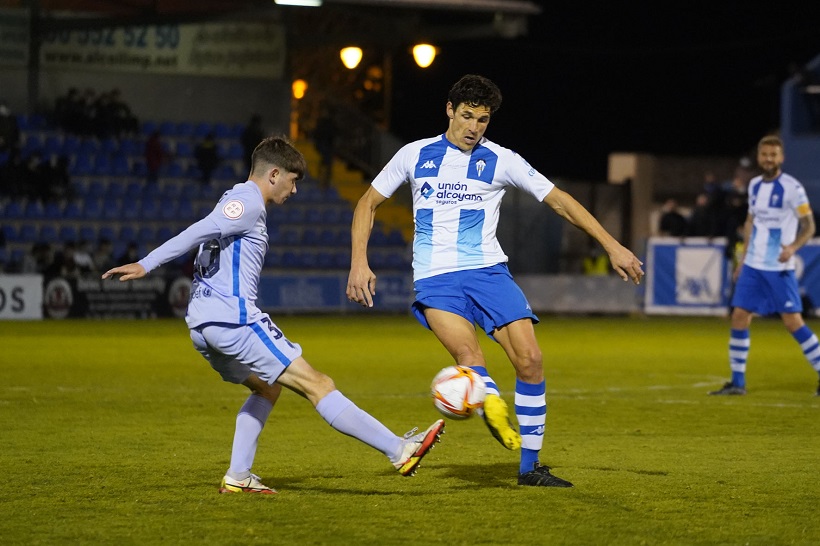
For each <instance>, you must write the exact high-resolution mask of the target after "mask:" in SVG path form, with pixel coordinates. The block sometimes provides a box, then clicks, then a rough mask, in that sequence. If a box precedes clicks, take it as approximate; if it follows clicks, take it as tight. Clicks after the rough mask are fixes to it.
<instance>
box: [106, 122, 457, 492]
mask: <svg viewBox="0 0 820 546" xmlns="http://www.w3.org/2000/svg"><path fill="white" fill-rule="evenodd" d="M251 164H252V167H251V172H250V174H249V175H248V176H249V178H248V180H247V181H246V182H243V183H241V184H237V185H235V186H234V187H233V188H232V189H230V190H228V191H226V192H225V193H224V194H223V195H222V198H221V199H220V200H219V203H217V205H216V207H215V208H214V210H213V211H212V212H211V213H210V214H209V215H208V216H206V217H205V218H203V219H202V220H200V221H198V222H196V223H194V224H193V225H191V226H190V227H189V228H188V229H186V230H185V231H183V232H182V233H180V234H179V235H177V236H176V237H173V238H171V239H169V240H168V241H166V242H165V243H163V244H162V245H160V246H159V247H158V248H157V249H155V250H154V251H153V252H151V253H150V254H148V255H147V256H146V257H145V258H143V259H142V260H140V261H139V262H136V263H130V264H126V265H122V266H119V267H114V268H112V269H109V270H108V271H106V272H105V273H104V274H103V276H102V278H103V279H107V278H109V277H111V276H114V275H120V281H128V280H132V279H139V278H141V277H144V276H145V275H147V274H148V273H149V272H151V271H152V270H153V269H155V268H157V267H159V266H160V265H162V264H164V263H167V262H169V261H170V260H173V259H174V258H177V257H178V256H183V255H187V253H188V252H189V251H190V250H191V249H192V248H196V247H197V246H199V252H198V253H197V256H196V258H195V264H194V265H195V273H194V281H193V285H192V287H191V299H190V301H189V303H188V312H187V314H186V316H185V321H186V322H187V324H188V328H189V329H190V333H191V340H192V341H193V343H194V347H196V349H197V350H198V351H199V352H200V353H201V354H202V356H204V357H205V358H206V359H207V360H208V362H209V363H210V364H211V366H212V367H213V368H214V370H216V371H217V372H219V374H220V375H221V376H222V379H223V380H225V381H229V382H231V383H237V384H242V385H245V386H246V387H248V389H250V391H251V394H250V396H249V397H248V399H247V400H246V401H245V403H244V405H243V406H242V408H241V409H240V410H239V414H238V415H237V417H236V431H235V433H234V440H233V450H232V452H231V463H230V467H229V468H228V471H227V473H226V474H225V477H224V478H223V479H222V485H221V487H220V489H219V492H220V493H266V494H271V493H275V492H276V491H274V490H273V489H271V488H270V487H268V486H266V485H264V484H263V483H262V482H261V480H260V479H259V477H258V476H256V475H255V474H252V473H251V467H252V465H253V460H254V457H255V455H256V446H257V440H258V439H259V435H260V434H261V432H262V428H263V427H264V426H265V422H266V421H267V419H268V416H269V415H270V412H271V409H273V405H274V404H275V403H276V400H277V399H278V398H279V394H280V393H281V391H282V386H284V387H287V388H288V389H290V390H292V391H294V392H295V393H297V394H299V395H301V396H302V397H304V398H306V399H307V400H308V401H310V403H311V404H313V406H314V407H315V408H316V411H317V412H318V413H319V415H321V416H322V418H323V419H324V420H325V421H327V422H328V424H329V425H330V426H332V427H333V428H334V429H336V430H338V431H339V432H341V433H343V434H347V435H348V436H352V437H354V438H356V439H358V440H361V441H362V442H364V443H365V444H367V445H369V446H371V447H373V448H375V449H377V450H379V451H381V452H382V453H384V454H385V455H386V456H387V457H388V458H389V459H390V462H392V463H393V466H394V467H395V468H396V470H398V471H399V473H400V474H402V475H404V476H409V475H412V474H413V473H414V472H415V471H416V467H417V466H418V464H419V463H420V462H421V459H422V458H423V457H424V456H425V455H426V453H427V452H428V451H429V450H430V449H431V448H432V447H433V445H435V443H436V442H437V441H438V439H439V435H440V434H441V432H442V430H443V429H444V422H443V421H442V420H441V419H439V420H438V421H436V422H435V423H433V424H432V425H431V426H430V427H429V428H428V429H427V430H425V431H424V432H422V433H420V434H415V429H414V430H413V431H411V432H409V433H408V434H405V436H404V438H402V437H400V436H396V435H395V434H393V433H392V432H391V431H390V430H389V429H388V428H387V427H385V426H384V425H383V424H381V423H380V422H379V421H377V420H376V419H374V418H373V417H372V416H370V415H369V414H368V413H367V412H365V411H363V410H361V409H359V408H358V407H357V406H356V405H355V404H354V403H353V402H351V401H350V400H349V399H348V398H346V397H345V396H344V395H343V394H342V393H341V392H339V391H338V390H337V389H336V385H335V384H334V383H333V380H332V379H331V378H330V377H328V376H327V375H325V374H323V373H321V372H319V371H317V370H315V369H314V368H313V367H312V366H311V365H310V364H308V362H307V360H305V359H304V358H303V357H302V348H301V347H300V346H299V344H297V343H293V342H291V341H289V340H288V339H287V338H286V337H285V335H284V334H283V333H282V330H280V329H279V327H278V326H277V325H276V324H274V323H273V321H272V320H271V318H270V316H268V314H267V313H263V312H262V311H261V310H260V309H259V308H258V307H257V306H256V295H257V290H258V287H259V275H260V273H261V272H262V265H263V263H264V259H265V253H266V252H267V250H268V234H267V229H266V220H267V211H266V206H267V205H269V204H271V203H273V204H276V205H282V204H284V203H285V201H287V200H288V198H289V197H290V196H291V195H293V194H295V193H296V181H297V180H300V179H301V178H302V177H303V176H304V174H305V171H306V163H305V158H304V156H303V155H302V154H301V152H299V151H298V150H297V149H296V148H294V147H293V146H292V145H291V144H290V142H288V141H287V140H286V139H285V138H284V137H270V138H266V139H264V140H262V142H260V143H259V145H258V146H257V147H256V149H255V150H254V152H253V154H252V156H251ZM336 454H337V455H339V451H338V449H337V453H336Z"/></svg>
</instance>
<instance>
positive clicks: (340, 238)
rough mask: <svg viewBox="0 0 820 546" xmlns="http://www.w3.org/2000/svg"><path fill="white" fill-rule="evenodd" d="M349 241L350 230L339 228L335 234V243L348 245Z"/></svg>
mask: <svg viewBox="0 0 820 546" xmlns="http://www.w3.org/2000/svg"><path fill="white" fill-rule="evenodd" d="M350 242H351V241H350V230H349V229H340V230H339V233H338V234H337V236H336V244H337V245H338V246H343V247H348V246H350Z"/></svg>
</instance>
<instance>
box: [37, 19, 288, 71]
mask: <svg viewBox="0 0 820 546" xmlns="http://www.w3.org/2000/svg"><path fill="white" fill-rule="evenodd" d="M40 63H41V66H42V67H43V68H63V69H73V70H77V69H83V70H101V71H119V72H142V73H155V74H175V75H201V76H219V77H236V78H263V79H265V78H266V79H281V78H282V75H283V74H284V67H285V29H284V27H283V26H282V25H280V24H277V23H236V22H224V23H202V24H181V25H176V24H173V25H150V26H125V27H111V28H98V29H94V30H64V31H58V32H53V33H50V34H49V35H47V36H46V37H45V40H44V42H43V45H42V47H41V49H40Z"/></svg>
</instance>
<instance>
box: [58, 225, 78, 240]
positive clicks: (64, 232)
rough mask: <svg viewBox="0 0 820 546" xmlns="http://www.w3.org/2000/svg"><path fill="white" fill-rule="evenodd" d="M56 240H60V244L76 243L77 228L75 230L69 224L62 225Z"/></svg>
mask: <svg viewBox="0 0 820 546" xmlns="http://www.w3.org/2000/svg"><path fill="white" fill-rule="evenodd" d="M57 238H58V239H59V240H60V242H61V243H68V242H73V241H76V240H77V228H75V227H74V226H72V225H71V224H63V225H62V226H60V231H59V233H58V234H57Z"/></svg>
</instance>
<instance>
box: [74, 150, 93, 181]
mask: <svg viewBox="0 0 820 546" xmlns="http://www.w3.org/2000/svg"><path fill="white" fill-rule="evenodd" d="M93 171H94V164H93V162H92V159H91V156H90V155H88V154H83V153H80V152H77V153H76V154H75V155H74V161H73V162H72V163H71V167H70V168H69V174H71V175H73V176H88V175H90V174H91V173H92V172H93Z"/></svg>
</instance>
